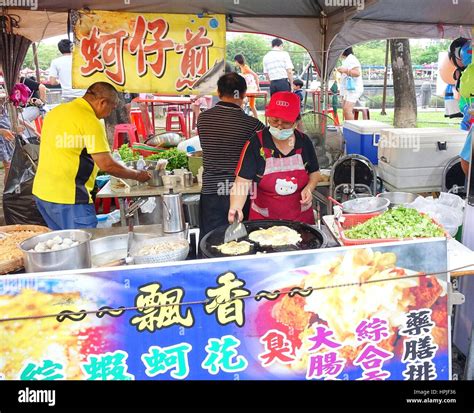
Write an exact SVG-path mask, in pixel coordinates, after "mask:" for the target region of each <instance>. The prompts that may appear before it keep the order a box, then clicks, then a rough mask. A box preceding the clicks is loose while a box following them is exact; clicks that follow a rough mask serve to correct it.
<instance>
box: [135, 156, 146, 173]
mask: <svg viewBox="0 0 474 413" xmlns="http://www.w3.org/2000/svg"><path fill="white" fill-rule="evenodd" d="M145 168H146V162H145V159H143V156H142V155H140V157H139V158H138V161H137V170H138V171H144V170H145Z"/></svg>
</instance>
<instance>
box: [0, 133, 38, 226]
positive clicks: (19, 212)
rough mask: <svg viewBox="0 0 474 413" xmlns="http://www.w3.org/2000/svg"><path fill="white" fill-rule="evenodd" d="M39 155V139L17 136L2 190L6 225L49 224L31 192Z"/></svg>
mask: <svg viewBox="0 0 474 413" xmlns="http://www.w3.org/2000/svg"><path fill="white" fill-rule="evenodd" d="M38 158H39V140H38V138H36V137H30V138H28V139H26V138H23V137H21V136H16V138H15V150H14V152H13V157H12V160H11V165H10V172H9V173H8V178H7V182H6V184H5V189H4V190H3V212H4V215H5V222H6V224H7V225H14V224H30V225H44V226H46V222H45V221H44V219H43V217H42V216H41V214H40V212H39V211H38V208H37V207H36V202H35V199H34V196H33V194H32V190H33V180H34V178H35V172H36V168H37V166H38Z"/></svg>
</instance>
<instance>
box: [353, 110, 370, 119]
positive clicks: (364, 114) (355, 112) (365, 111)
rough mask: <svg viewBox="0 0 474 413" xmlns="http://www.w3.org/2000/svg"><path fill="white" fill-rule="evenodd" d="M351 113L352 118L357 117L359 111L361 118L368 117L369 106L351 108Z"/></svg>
mask: <svg viewBox="0 0 474 413" xmlns="http://www.w3.org/2000/svg"><path fill="white" fill-rule="evenodd" d="M352 113H353V114H354V120H358V119H359V113H362V119H370V110H369V108H360V107H357V108H353V109H352Z"/></svg>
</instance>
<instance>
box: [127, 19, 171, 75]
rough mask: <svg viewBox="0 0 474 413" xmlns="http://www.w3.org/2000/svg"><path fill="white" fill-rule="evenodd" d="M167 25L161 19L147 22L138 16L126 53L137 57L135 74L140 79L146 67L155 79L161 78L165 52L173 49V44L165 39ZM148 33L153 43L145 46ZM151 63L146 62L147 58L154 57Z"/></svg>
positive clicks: (163, 70)
mask: <svg viewBox="0 0 474 413" xmlns="http://www.w3.org/2000/svg"><path fill="white" fill-rule="evenodd" d="M168 30H169V25H168V22H166V21H165V20H163V19H156V20H153V21H149V22H147V21H146V20H145V18H144V17H143V16H138V17H137V21H136V23H135V28H134V31H133V35H132V37H131V39H130V43H129V44H128V51H129V52H130V53H131V54H132V55H136V57H137V73H138V76H140V77H142V76H144V75H146V73H147V70H148V66H150V68H151V70H152V71H153V73H154V74H155V76H156V77H159V78H160V77H162V76H163V74H164V73H165V69H166V52H167V51H168V50H173V49H174V42H173V40H170V39H165V36H166V34H167V33H168ZM148 32H150V33H151V35H152V37H153V41H152V43H151V44H146V43H147V42H146V38H147V34H148ZM155 54H156V58H155V60H154V61H153V62H150V61H148V59H147V58H148V56H150V55H155Z"/></svg>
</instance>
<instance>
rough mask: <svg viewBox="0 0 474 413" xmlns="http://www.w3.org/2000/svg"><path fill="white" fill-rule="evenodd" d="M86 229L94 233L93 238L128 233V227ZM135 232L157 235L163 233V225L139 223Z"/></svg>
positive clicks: (134, 229)
mask: <svg viewBox="0 0 474 413" xmlns="http://www.w3.org/2000/svg"><path fill="white" fill-rule="evenodd" d="M84 231H87V232H89V233H90V234H92V239H93V240H94V239H98V238H104V237H108V236H110V235H122V234H127V233H128V227H110V228H89V229H85V230H84ZM133 232H135V233H137V234H153V235H156V236H157V237H161V236H162V235H163V225H161V224H156V225H137V226H136V227H134V228H133Z"/></svg>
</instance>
